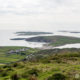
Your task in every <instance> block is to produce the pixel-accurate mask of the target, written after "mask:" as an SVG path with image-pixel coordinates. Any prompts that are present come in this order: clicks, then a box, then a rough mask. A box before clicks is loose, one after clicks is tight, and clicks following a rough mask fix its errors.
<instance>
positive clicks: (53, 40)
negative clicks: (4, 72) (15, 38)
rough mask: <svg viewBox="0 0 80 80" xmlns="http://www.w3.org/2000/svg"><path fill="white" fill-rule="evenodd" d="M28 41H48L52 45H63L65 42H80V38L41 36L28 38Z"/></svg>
mask: <svg viewBox="0 0 80 80" xmlns="http://www.w3.org/2000/svg"><path fill="white" fill-rule="evenodd" d="M26 41H30V42H46V43H49V45H51V46H62V45H65V44H73V43H80V38H76V37H68V36H39V37H33V38H28V39H26Z"/></svg>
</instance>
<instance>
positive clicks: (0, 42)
mask: <svg viewBox="0 0 80 80" xmlns="http://www.w3.org/2000/svg"><path fill="white" fill-rule="evenodd" d="M15 32H17V31H12V30H0V46H27V47H32V48H35V47H42V46H43V44H45V43H37V42H27V41H24V40H10V39H11V38H29V37H36V36H35V35H33V36H17V35H16V34H14V33H15ZM53 33H54V34H53V35H64V36H73V37H80V34H76V33H63V32H57V31H54V32H53ZM38 36H44V35H38ZM72 47H74V48H80V44H67V45H64V46H60V47H57V48H72Z"/></svg>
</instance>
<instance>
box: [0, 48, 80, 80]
mask: <svg viewBox="0 0 80 80" xmlns="http://www.w3.org/2000/svg"><path fill="white" fill-rule="evenodd" d="M34 55H35V56H32V57H31V58H30V59H29V60H27V59H26V58H25V59H24V60H23V61H20V62H16V63H12V64H9V65H4V66H3V65H2V66H1V67H0V80H80V49H75V48H74V49H53V50H41V51H39V52H36V53H34Z"/></svg>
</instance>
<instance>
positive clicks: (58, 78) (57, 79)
mask: <svg viewBox="0 0 80 80" xmlns="http://www.w3.org/2000/svg"><path fill="white" fill-rule="evenodd" d="M65 78H66V77H65V76H64V75H63V74H61V73H56V74H54V75H52V76H51V77H49V78H48V80H65Z"/></svg>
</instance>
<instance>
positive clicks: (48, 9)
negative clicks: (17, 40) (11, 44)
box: [0, 0, 80, 29]
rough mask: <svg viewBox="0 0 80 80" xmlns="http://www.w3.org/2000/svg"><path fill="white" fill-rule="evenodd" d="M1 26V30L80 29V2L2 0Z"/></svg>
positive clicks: (66, 0)
mask: <svg viewBox="0 0 80 80" xmlns="http://www.w3.org/2000/svg"><path fill="white" fill-rule="evenodd" d="M0 26H3V27H0V29H11V28H12V29H26V28H29V29H31V28H36V29H41V28H40V27H44V28H50V27H51V28H54V27H56V29H58V28H65V29H67V27H72V28H74V29H75V27H76V26H77V27H78V28H79V26H80V0H0ZM11 26H14V27H11Z"/></svg>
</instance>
